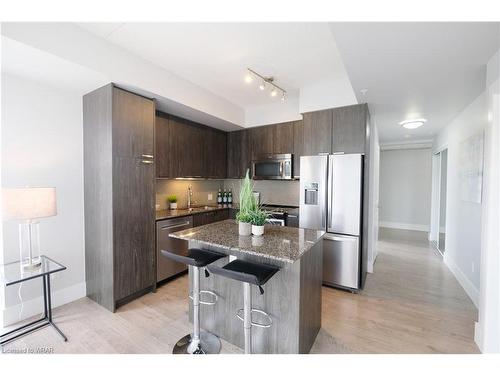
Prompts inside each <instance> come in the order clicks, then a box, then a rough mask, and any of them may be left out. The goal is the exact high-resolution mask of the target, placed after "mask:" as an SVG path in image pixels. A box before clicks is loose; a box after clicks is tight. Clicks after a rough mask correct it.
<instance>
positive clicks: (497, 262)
mask: <svg viewBox="0 0 500 375" xmlns="http://www.w3.org/2000/svg"><path fill="white" fill-rule="evenodd" d="M499 37H500V35H499ZM499 77H500V51H499V52H497V53H496V55H495V56H494V57H493V58H492V59H490V61H489V63H488V66H487V80H486V82H487V89H486V91H487V96H488V100H487V101H488V125H487V128H486V131H485V134H486V137H485V138H486V139H485V141H486V142H485V168H484V171H485V173H484V189H483V212H482V217H481V220H482V232H481V239H482V241H481V277H480V294H479V320H478V323H477V324H476V330H475V341H476V343H477V345H478V346H479V348H480V349H481V351H482V352H485V353H499V352H500V272H499V269H500V231H499V230H498V229H499V228H500V80H499Z"/></svg>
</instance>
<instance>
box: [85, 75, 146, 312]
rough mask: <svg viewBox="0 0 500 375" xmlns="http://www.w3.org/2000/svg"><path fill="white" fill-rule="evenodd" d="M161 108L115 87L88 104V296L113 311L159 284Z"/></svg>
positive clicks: (91, 98) (90, 98) (90, 97)
mask: <svg viewBox="0 0 500 375" xmlns="http://www.w3.org/2000/svg"><path fill="white" fill-rule="evenodd" d="M154 127H155V103H154V101H153V100H151V99H148V98H145V97H142V96H139V95H136V94H133V93H131V92H128V91H125V90H122V89H119V88H117V87H115V86H114V85H113V84H110V85H107V86H104V87H102V88H100V89H97V90H95V91H93V92H91V93H89V94H87V95H85V96H84V97H83V144H84V202H85V276H86V285H87V296H88V297H89V298H91V299H92V300H94V301H96V302H97V303H99V304H101V305H102V306H104V307H106V308H107V309H109V310H111V311H114V310H115V309H116V307H117V306H119V305H120V304H123V303H125V302H127V301H129V300H131V299H133V298H134V297H136V296H138V295H140V294H143V293H145V292H147V291H149V290H152V288H153V284H154V280H155V277H154V254H155V251H154V250H155V248H154V246H155V245H154V233H155V229H154V221H155V207H154V205H155V202H154V199H155V165H154V161H155V160H154V144H155V142H154Z"/></svg>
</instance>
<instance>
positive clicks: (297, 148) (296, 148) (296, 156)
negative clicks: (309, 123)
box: [293, 121, 304, 178]
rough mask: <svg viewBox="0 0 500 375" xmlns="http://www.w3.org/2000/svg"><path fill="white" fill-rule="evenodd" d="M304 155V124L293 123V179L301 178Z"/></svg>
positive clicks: (301, 122)
mask: <svg viewBox="0 0 500 375" xmlns="http://www.w3.org/2000/svg"><path fill="white" fill-rule="evenodd" d="M303 155H304V123H303V121H294V123H293V177H294V178H298V177H299V176H300V157H301V156H303Z"/></svg>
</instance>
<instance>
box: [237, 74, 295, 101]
mask: <svg viewBox="0 0 500 375" xmlns="http://www.w3.org/2000/svg"><path fill="white" fill-rule="evenodd" d="M253 76H256V77H257V78H259V79H260V80H261V83H260V84H259V89H260V90H261V91H264V90H265V89H266V86H267V85H269V86H271V87H272V90H271V94H270V95H271V96H272V97H273V98H274V97H275V96H277V95H278V92H281V100H282V101H285V100H286V90H284V89H282V88H281V87H279V86H278V85H277V84H276V83H274V77H265V76H263V75H261V74H259V73H257V72H256V71H255V70H252V69H250V68H247V74H246V76H245V82H247V83H250V82H252V80H253Z"/></svg>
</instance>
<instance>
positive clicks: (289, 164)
mask: <svg viewBox="0 0 500 375" xmlns="http://www.w3.org/2000/svg"><path fill="white" fill-rule="evenodd" d="M252 175H253V178H254V179H255V180H291V179H292V178H293V154H265V155H261V156H259V157H258V158H257V159H256V160H253V161H252Z"/></svg>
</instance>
